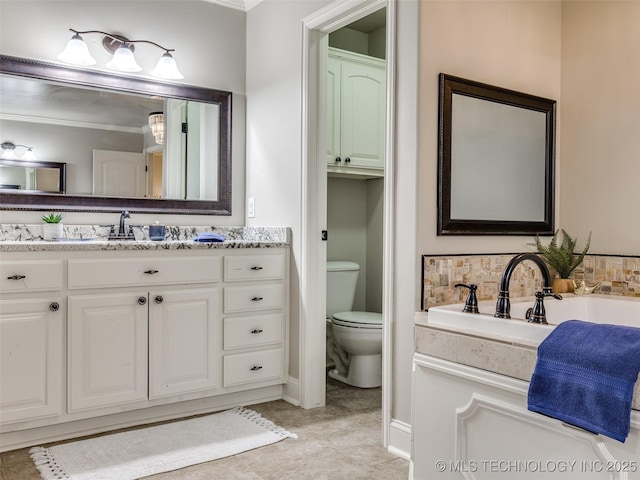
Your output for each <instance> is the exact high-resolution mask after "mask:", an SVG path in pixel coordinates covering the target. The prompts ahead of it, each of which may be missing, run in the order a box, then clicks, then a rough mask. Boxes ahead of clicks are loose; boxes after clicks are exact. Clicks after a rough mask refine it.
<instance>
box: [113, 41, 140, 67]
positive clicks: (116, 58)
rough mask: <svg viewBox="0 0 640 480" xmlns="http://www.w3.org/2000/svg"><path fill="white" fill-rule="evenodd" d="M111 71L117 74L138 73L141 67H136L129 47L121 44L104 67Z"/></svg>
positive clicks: (136, 64)
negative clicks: (115, 71)
mask: <svg viewBox="0 0 640 480" xmlns="http://www.w3.org/2000/svg"><path fill="white" fill-rule="evenodd" d="M106 67H107V68H110V69H111V70H117V71H118V72H139V71H141V70H142V67H140V65H138V63H137V62H136V59H135V57H134V56H133V52H132V51H131V49H130V48H129V45H127V44H126V43H123V44H122V45H121V46H120V48H118V49H117V50H116V53H114V54H113V58H112V59H111V61H109V63H107V65H106Z"/></svg>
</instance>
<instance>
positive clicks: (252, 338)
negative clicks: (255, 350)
mask: <svg viewBox="0 0 640 480" xmlns="http://www.w3.org/2000/svg"><path fill="white" fill-rule="evenodd" d="M283 326H284V316H283V315H282V314H276V315H255V316H252V317H236V318H225V319H224V349H225V350H232V349H235V348H245V347H259V346H263V345H271V344H277V343H281V342H282V341H283V340H284V338H283Z"/></svg>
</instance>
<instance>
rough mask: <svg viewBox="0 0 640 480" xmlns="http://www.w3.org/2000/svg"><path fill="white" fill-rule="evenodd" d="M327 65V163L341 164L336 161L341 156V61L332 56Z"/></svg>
mask: <svg viewBox="0 0 640 480" xmlns="http://www.w3.org/2000/svg"><path fill="white" fill-rule="evenodd" d="M327 67H328V74H327V130H326V135H327V165H331V166H333V165H336V166H341V165H342V163H341V162H336V158H338V157H340V62H339V61H338V60H337V59H335V58H331V57H330V58H329V61H328V65H327ZM341 160H342V158H341Z"/></svg>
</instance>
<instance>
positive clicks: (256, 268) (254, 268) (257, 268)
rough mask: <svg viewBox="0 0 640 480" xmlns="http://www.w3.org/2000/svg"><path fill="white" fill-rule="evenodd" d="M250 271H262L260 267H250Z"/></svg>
mask: <svg viewBox="0 0 640 480" xmlns="http://www.w3.org/2000/svg"><path fill="white" fill-rule="evenodd" d="M251 270H256V271H257V270H262V267H260V266H258V265H256V266H255V267H251Z"/></svg>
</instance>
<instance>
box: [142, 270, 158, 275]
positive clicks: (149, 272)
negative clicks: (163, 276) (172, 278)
mask: <svg viewBox="0 0 640 480" xmlns="http://www.w3.org/2000/svg"><path fill="white" fill-rule="evenodd" d="M144 273H146V274H147V275H155V274H156V273H158V270H145V272H144Z"/></svg>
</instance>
